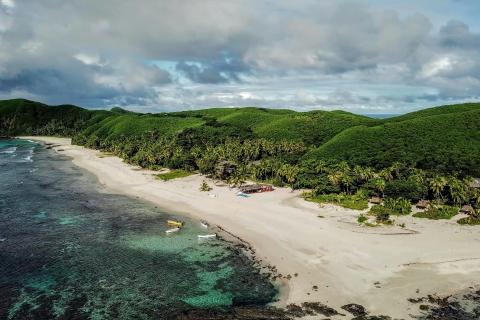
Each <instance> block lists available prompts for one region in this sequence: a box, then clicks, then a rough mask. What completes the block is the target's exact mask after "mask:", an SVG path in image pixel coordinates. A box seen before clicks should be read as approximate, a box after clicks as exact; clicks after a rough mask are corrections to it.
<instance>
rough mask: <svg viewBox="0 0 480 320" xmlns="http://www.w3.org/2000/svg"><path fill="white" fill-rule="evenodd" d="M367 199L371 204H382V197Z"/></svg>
mask: <svg viewBox="0 0 480 320" xmlns="http://www.w3.org/2000/svg"><path fill="white" fill-rule="evenodd" d="M369 201H370V203H373V204H382V198H380V197H371V198H370V199H369Z"/></svg>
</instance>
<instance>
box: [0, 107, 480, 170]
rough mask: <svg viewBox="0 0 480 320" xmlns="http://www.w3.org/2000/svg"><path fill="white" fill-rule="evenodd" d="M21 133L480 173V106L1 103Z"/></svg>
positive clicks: (12, 131)
mask: <svg viewBox="0 0 480 320" xmlns="http://www.w3.org/2000/svg"><path fill="white" fill-rule="evenodd" d="M20 134H28V135H30V134H33V135H61V136H62V135H63V136H72V137H74V142H76V143H78V144H84V145H87V146H90V147H95V148H113V146H116V145H119V144H122V143H126V141H129V143H131V144H138V145H139V144H141V143H143V144H145V143H154V142H155V141H156V140H158V139H166V140H168V141H171V142H172V143H174V144H175V145H176V146H177V147H178V148H180V149H181V151H178V150H180V149H178V150H177V152H183V153H189V152H190V151H191V149H192V148H193V147H197V148H200V149H201V150H205V148H207V147H209V146H216V145H219V144H224V143H226V142H228V141H237V142H238V143H243V142H244V141H259V140H262V141H267V142H268V141H269V143H273V144H277V145H278V144H282V143H300V144H301V145H302V147H301V149H302V150H303V151H302V152H296V153H295V155H294V156H293V155H288V156H287V155H285V154H284V155H282V156H279V157H280V158H282V159H283V160H282V161H284V162H287V163H289V164H296V165H301V163H306V162H309V163H310V162H312V161H321V160H327V161H342V160H345V161H347V162H348V163H350V164H352V165H355V164H359V165H364V166H370V167H374V168H385V167H388V166H389V165H391V164H392V163H395V162H403V163H407V164H410V165H415V166H417V167H419V168H425V169H431V170H437V171H439V172H448V173H449V172H459V173H461V174H463V175H467V174H470V175H480V104H475V103H471V104H461V105H452V106H441V107H436V108H430V109H425V110H421V111H417V112H413V113H410V114H406V115H403V116H400V117H395V118H391V119H387V120H379V119H372V118H369V117H365V116H359V115H355V114H351V113H348V112H344V111H332V112H327V111H310V112H295V111H292V110H276V109H265V108H215V109H204V110H195V111H183V112H172V113H159V114H140V113H134V112H129V111H126V110H123V109H120V108H113V109H112V110H111V111H103V110H87V109H83V108H79V107H76V106H72V105H61V106H47V105H45V104H41V103H38V102H33V101H28V100H24V99H15V100H5V101H0V136H2V135H3V136H5V135H20ZM262 144H264V143H263V142H262ZM137 149H139V147H138V146H135V147H134V148H133V151H131V152H130V153H135V152H136V151H135V150H137ZM259 157H260V158H265V157H266V155H261V156H259ZM184 158H188V156H184ZM257 160H258V159H257ZM189 161H190V160H189ZM189 163H190V164H189V166H190V167H192V164H191V161H190V162H189ZM176 165H177V166H182V164H181V163H176ZM193 167H196V165H193Z"/></svg>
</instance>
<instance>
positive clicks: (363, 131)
mask: <svg viewBox="0 0 480 320" xmlns="http://www.w3.org/2000/svg"><path fill="white" fill-rule="evenodd" d="M443 110H444V109H442V111H443ZM449 110H450V111H451V112H446V113H439V112H432V113H429V112H428V111H425V112H419V113H418V114H417V117H411V116H408V115H407V116H406V117H405V118H406V119H408V120H403V121H391V120H390V121H386V122H385V123H384V124H382V125H379V126H374V127H365V126H359V127H354V128H349V129H347V130H344V131H343V132H342V133H340V134H338V135H337V136H335V137H334V138H333V139H330V140H329V141H328V142H326V143H325V144H323V145H322V146H320V147H318V148H316V149H314V150H312V151H311V152H309V153H308V154H307V155H306V158H307V159H316V160H318V159H324V160H332V159H334V160H346V161H347V162H349V163H350V164H359V165H364V166H372V167H375V168H384V167H387V166H389V165H391V164H392V163H393V162H405V163H407V164H411V165H415V166H417V167H419V168H423V169H431V170H437V171H440V172H459V173H463V174H472V175H480V106H479V105H476V107H475V108H467V109H466V110H465V111H463V112H461V111H459V112H455V111H454V108H453V107H450V108H449ZM435 111H440V110H438V109H437V110H435ZM431 114H433V115H431Z"/></svg>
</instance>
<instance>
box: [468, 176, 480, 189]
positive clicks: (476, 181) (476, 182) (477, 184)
mask: <svg viewBox="0 0 480 320" xmlns="http://www.w3.org/2000/svg"><path fill="white" fill-rule="evenodd" d="M470 188H474V189H480V178H473V179H472V182H470Z"/></svg>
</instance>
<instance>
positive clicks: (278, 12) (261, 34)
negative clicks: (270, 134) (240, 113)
mask: <svg viewBox="0 0 480 320" xmlns="http://www.w3.org/2000/svg"><path fill="white" fill-rule="evenodd" d="M410 2H411V4H412V6H413V4H414V3H416V2H414V1H403V2H402V8H404V7H406V6H408V3H410ZM420 2H421V1H420ZM450 2H451V3H452V5H453V4H455V6H456V7H452V8H457V7H459V6H462V8H464V9H465V11H468V10H466V9H468V7H469V6H472V10H473V8H475V7H477V5H475V4H471V3H470V2H467V1H463V2H461V3H459V2H456V1H454V0H446V3H450ZM443 6H445V4H443ZM398 8H399V9H398V10H397V9H396V8H395V6H390V7H389V9H388V10H387V9H386V8H384V7H381V6H380V4H379V2H378V1H376V0H368V1H337V0H327V1H314V0H301V1H287V0H279V1H254V0H242V1H240V0H232V1H219V0H204V1H196V0H184V1H174V0H163V1H157V0H143V1H118V0H115V1H114V0H102V1H94V0H71V1H61V0H38V1H27V0H8V1H7V0H0V97H3V98H8V97H15V96H20V95H21V96H27V97H34V98H38V99H40V100H42V101H46V102H55V103H59V102H64V103H67V102H68V103H79V104H83V105H85V104H87V105H90V106H110V105H114V104H119V105H123V106H129V105H132V106H135V107H136V108H142V106H145V110H146V106H148V107H149V108H148V109H149V110H150V109H152V108H153V109H155V107H157V108H158V109H168V110H174V109H178V108H192V107H199V106H221V105H254V104H255V105H263V106H271V107H291V106H293V107H296V108H307V107H308V108H317V107H326V108H329V107H337V108H338V106H345V108H350V109H351V110H357V109H358V110H360V109H362V110H363V108H371V109H375V110H376V109H378V108H383V109H390V108H393V107H394V106H395V105H396V104H397V105H398V108H407V107H410V108H411V107H412V106H414V105H415V104H416V103H423V102H424V101H426V100H428V101H432V99H437V101H439V102H441V101H454V100H455V99H457V100H465V99H469V98H470V99H475V98H476V97H478V96H479V95H480V61H479V57H478V52H479V51H480V34H478V32H477V31H475V30H474V29H473V28H472V27H471V26H470V25H468V24H467V23H466V22H465V21H463V20H462V19H461V17H460V18H459V17H458V15H456V16H455V19H449V18H448V15H449V13H448V12H444V13H442V15H441V17H440V18H439V16H438V13H435V12H434V11H433V10H430V9H429V6H417V7H416V8H417V9H416V10H415V11H414V12H410V11H409V12H408V13H406V11H405V12H404V11H402V10H403V9H400V6H398ZM439 20H442V21H441V24H437V25H435V23H434V22H433V21H436V23H438V21H439Z"/></svg>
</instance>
